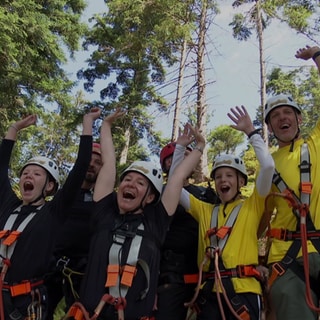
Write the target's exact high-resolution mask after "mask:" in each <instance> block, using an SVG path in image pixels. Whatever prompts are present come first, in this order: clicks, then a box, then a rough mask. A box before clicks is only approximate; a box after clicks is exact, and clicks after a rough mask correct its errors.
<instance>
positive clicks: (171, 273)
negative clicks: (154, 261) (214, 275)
mask: <svg viewBox="0 0 320 320" xmlns="http://www.w3.org/2000/svg"><path fill="white" fill-rule="evenodd" d="M175 147H176V144H175V142H171V143H169V144H167V145H166V146H165V147H164V148H163V149H162V150H161V152H160V164H161V167H162V170H163V172H164V173H165V174H167V175H168V174H169V170H170V168H171V163H172V157H173V153H174V150H175ZM191 152H192V148H191V147H187V148H186V151H185V157H186V156H188V155H189V154H190V153H191ZM183 188H184V189H186V190H188V192H190V193H191V194H193V195H194V196H195V197H197V198H198V199H201V200H203V201H206V202H211V203H216V201H217V199H218V197H217V195H216V193H215V192H214V190H213V189H211V188H210V189H209V188H205V187H200V186H196V185H192V184H190V183H189V179H186V180H185V181H184V185H183ZM197 248H198V224H197V222H196V220H195V219H194V218H193V217H192V216H191V215H189V214H188V213H187V212H186V211H185V210H184V208H183V207H182V206H180V205H179V206H178V208H177V210H176V212H175V214H174V215H173V218H172V221H171V223H170V227H169V230H168V232H167V235H166V240H165V243H164V245H163V247H162V256H161V266H160V277H159V287H158V299H157V312H156V316H155V317H156V319H157V320H161V319H163V320H184V319H185V318H186V315H187V311H188V309H187V308H186V307H185V306H184V303H185V302H187V301H189V300H190V299H191V298H192V296H193V294H194V289H195V285H196V275H197V274H198V266H197V252H198V249H197ZM192 275H193V276H194V279H193V278H192Z"/></svg>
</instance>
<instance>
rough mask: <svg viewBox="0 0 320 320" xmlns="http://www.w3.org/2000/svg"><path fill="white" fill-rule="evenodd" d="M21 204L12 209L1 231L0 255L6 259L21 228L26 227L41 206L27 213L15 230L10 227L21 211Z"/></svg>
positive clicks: (11, 251)
mask: <svg viewBox="0 0 320 320" xmlns="http://www.w3.org/2000/svg"><path fill="white" fill-rule="evenodd" d="M21 208H22V205H20V206H19V207H18V208H17V209H15V210H14V212H17V213H12V214H11V215H10V216H9V218H8V220H7V221H6V223H5V225H4V230H2V231H1V237H0V238H1V242H0V257H6V258H7V259H10V258H11V256H12V254H13V252H14V249H15V246H16V244H17V239H18V238H19V236H20V234H21V233H22V232H23V230H24V229H25V228H26V226H27V225H28V224H29V222H30V221H31V220H32V219H33V217H34V216H35V215H36V214H37V213H38V211H39V210H40V209H41V208H42V206H40V207H37V208H36V211H35V212H31V213H29V214H28V215H27V216H26V217H25V219H24V220H23V221H22V222H21V223H20V225H19V226H18V228H17V229H16V230H12V227H13V225H14V223H15V221H16V219H17V217H18V215H19V212H20V211H21ZM2 265H3V263H2V259H1V261H0V266H2Z"/></svg>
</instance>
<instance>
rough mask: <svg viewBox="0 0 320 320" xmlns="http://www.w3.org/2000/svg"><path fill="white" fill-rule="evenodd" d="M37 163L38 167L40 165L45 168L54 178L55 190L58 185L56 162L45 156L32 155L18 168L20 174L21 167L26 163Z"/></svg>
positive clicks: (26, 164)
mask: <svg viewBox="0 0 320 320" xmlns="http://www.w3.org/2000/svg"><path fill="white" fill-rule="evenodd" d="M31 164H34V165H37V166H39V167H42V168H43V169H45V170H46V171H47V172H48V173H49V174H50V175H51V176H52V178H53V179H54V180H55V185H56V186H55V189H54V190H55V191H56V190H57V189H58V186H59V168H58V166H57V164H56V163H55V162H54V161H53V160H51V159H49V158H47V157H43V156H37V157H33V158H31V159H29V160H28V161H27V162H26V163H25V164H24V165H23V166H22V168H21V170H20V175H21V174H22V171H23V169H24V168H25V167H26V166H28V165H31Z"/></svg>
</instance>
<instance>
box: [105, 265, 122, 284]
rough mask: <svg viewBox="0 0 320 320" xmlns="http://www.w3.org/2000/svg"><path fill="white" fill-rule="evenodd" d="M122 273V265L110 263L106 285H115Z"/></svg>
mask: <svg viewBox="0 0 320 320" xmlns="http://www.w3.org/2000/svg"><path fill="white" fill-rule="evenodd" d="M119 274H120V266H119V265H117V264H109V265H108V267H107V281H106V284H105V287H113V286H115V285H116V284H117V281H118V277H119Z"/></svg>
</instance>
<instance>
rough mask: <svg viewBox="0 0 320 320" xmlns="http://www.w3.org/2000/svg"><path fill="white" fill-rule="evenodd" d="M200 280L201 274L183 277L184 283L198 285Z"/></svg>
mask: <svg viewBox="0 0 320 320" xmlns="http://www.w3.org/2000/svg"><path fill="white" fill-rule="evenodd" d="M198 280H199V274H198V273H194V274H184V275H183V281H184V283H187V284H188V283H198Z"/></svg>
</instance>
